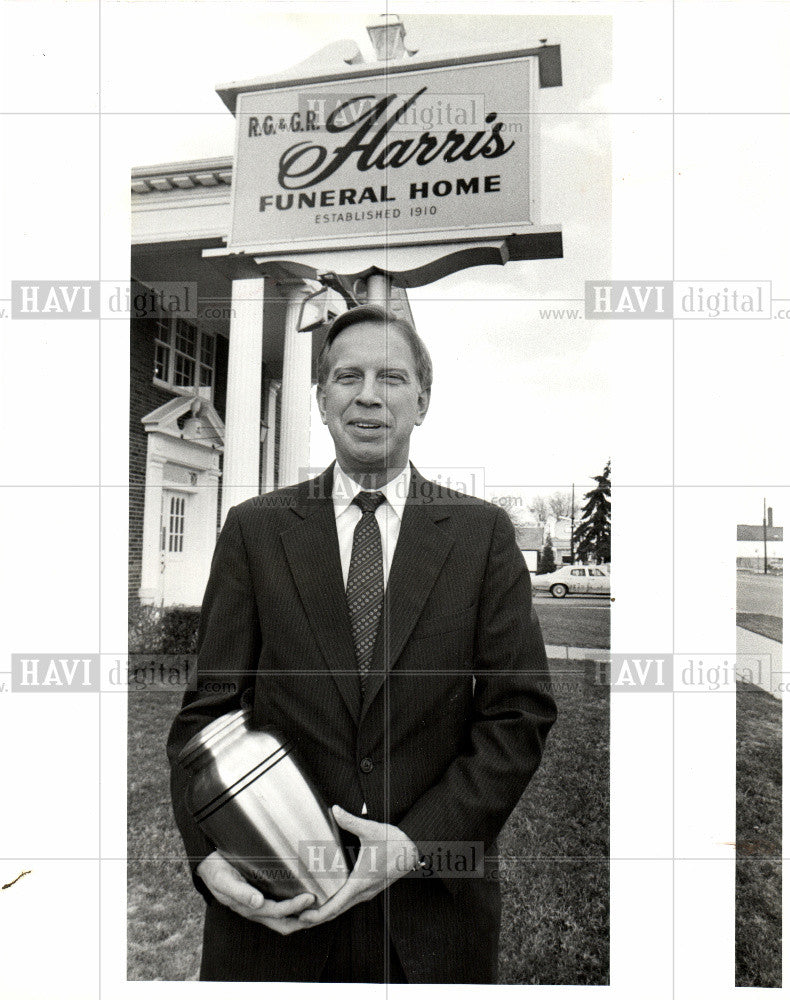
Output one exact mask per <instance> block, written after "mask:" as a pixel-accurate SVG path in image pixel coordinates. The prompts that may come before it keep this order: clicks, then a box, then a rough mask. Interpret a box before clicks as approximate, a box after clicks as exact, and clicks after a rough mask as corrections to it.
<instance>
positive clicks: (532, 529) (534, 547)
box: [515, 524, 543, 552]
mask: <svg viewBox="0 0 790 1000" xmlns="http://www.w3.org/2000/svg"><path fill="white" fill-rule="evenodd" d="M515 527H516V541H517V542H518V547H519V548H520V549H521V550H522V552H524V551H533V552H540V550H541V549H542V548H543V532H542V531H541V529H540V528H539V527H538V525H537V524H517V525H516V526H515Z"/></svg>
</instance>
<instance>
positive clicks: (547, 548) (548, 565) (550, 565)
mask: <svg viewBox="0 0 790 1000" xmlns="http://www.w3.org/2000/svg"><path fill="white" fill-rule="evenodd" d="M556 568H557V564H556V562H555V561H554V549H553V548H552V545H551V535H547V536H546V544H545V545H544V546H543V551H542V552H541V553H540V555H539V556H538V573H553V572H554V570H555V569H556Z"/></svg>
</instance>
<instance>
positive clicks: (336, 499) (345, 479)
mask: <svg viewBox="0 0 790 1000" xmlns="http://www.w3.org/2000/svg"><path fill="white" fill-rule="evenodd" d="M410 484H411V467H410V466H409V465H408V464H407V465H406V468H405V469H402V470H401V471H400V472H399V473H398V475H397V476H394V477H393V478H392V479H390V481H389V482H388V483H385V484H384V486H380V487H379V489H378V491H377V492H379V493H383V494H384V496H385V497H386V499H387V503H388V504H389V505H390V507H391V508H392V509H393V511H394V512H395V514H396V515H397V516H398V520H402V519H403V508H404V507H405V506H406V497H407V496H408V493H409V486H410ZM361 489H362V487H361V486H360V485H359V483H357V482H355V481H354V480H353V479H352V478H351V477H350V476H348V475H346V473H345V472H343V470H342V469H341V468H340V465H339V464H338V462H335V469H334V479H333V483H332V502H333V503H334V505H335V518H338V517H340V515H341V514H343V513H344V512H345V511H347V510H348V508H349V507H350V506H351V502H352V501H353V499H354V497H355V496H356V495H357V493H359V491H360V490H361ZM371 492H373V491H371Z"/></svg>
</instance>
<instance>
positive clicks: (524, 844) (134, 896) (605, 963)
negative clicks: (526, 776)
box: [127, 609, 609, 985]
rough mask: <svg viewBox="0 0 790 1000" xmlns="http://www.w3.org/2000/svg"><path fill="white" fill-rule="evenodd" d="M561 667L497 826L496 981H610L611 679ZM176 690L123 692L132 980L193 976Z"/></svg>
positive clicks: (197, 927)
mask: <svg viewBox="0 0 790 1000" xmlns="http://www.w3.org/2000/svg"><path fill="white" fill-rule="evenodd" d="M580 610H581V609H580ZM598 614H601V612H598ZM607 620H608V615H607ZM547 641H551V640H547ZM566 641H567V640H566ZM574 641H575V640H574ZM562 668H563V672H564V674H563V678H562V684H561V685H559V684H558V688H557V691H556V698H557V702H558V704H559V710H560V717H559V720H558V722H557V724H556V725H555V726H554V729H553V730H552V733H551V736H550V737H549V744H548V747H547V750H546V755H545V757H544V762H543V765H542V766H541V769H540V770H539V772H538V774H537V775H536V777H535V779H534V781H533V782H532V784H531V785H530V786H529V788H528V789H527V791H526V793H525V795H524V797H523V799H522V801H521V802H520V803H519V805H518V806H517V807H516V809H515V810H514V812H513V814H512V815H511V817H510V819H509V820H508V823H507V824H506V826H505V829H504V830H503V832H502V834H501V836H500V838H499V840H500V853H501V855H502V863H501V877H502V895H503V914H502V937H501V953H500V954H501V957H500V981H501V982H502V983H568V984H598V985H601V984H606V983H608V969H609V697H608V695H609V691H608V688H607V687H602V686H596V685H593V684H591V683H589V682H588V681H587V680H586V679H585V678H586V677H589V676H590V673H589V670H590V667H589V665H585V664H581V663H576V664H569V663H565V662H563V664H562ZM569 668H570V669H574V668H578V671H579V673H575V674H573V673H566V672H567V671H569ZM180 700H181V694H180V692H175V691H174V692H160V691H150V690H148V691H140V690H136V691H135V690H132V691H130V692H129V750H128V753H129V756H128V817H129V818H128V822H129V832H128V851H129V858H130V860H129V867H128V875H129V878H128V973H127V975H128V978H129V979H130V980H154V979H158V980H188V979H196V978H197V972H198V964H199V958H200V942H201V931H202V915H203V900H202V899H201V898H200V896H199V895H198V894H197V893H196V892H195V890H194V889H193V887H192V883H191V881H190V879H189V875H188V871H187V866H186V863H185V862H184V861H183V860H182V858H183V848H182V844H181V840H180V838H179V836H178V833H177V831H176V828H175V823H174V821H173V819H172V814H171V810H170V796H169V788H168V778H167V761H166V758H165V753H164V743H165V738H166V735H167V731H168V729H169V727H170V723H171V721H172V719H173V716H174V715H175V713H176V711H177V710H178V706H179V704H180ZM581 748H584V767H580V766H579V753H580V749H581Z"/></svg>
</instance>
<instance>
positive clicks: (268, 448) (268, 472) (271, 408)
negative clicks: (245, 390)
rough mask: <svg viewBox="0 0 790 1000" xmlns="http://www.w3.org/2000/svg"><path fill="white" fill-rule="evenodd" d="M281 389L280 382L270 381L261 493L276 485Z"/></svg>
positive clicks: (268, 491)
mask: <svg viewBox="0 0 790 1000" xmlns="http://www.w3.org/2000/svg"><path fill="white" fill-rule="evenodd" d="M279 390H280V384H279V382H270V383H269V395H268V397H267V399H266V440H265V441H264V443H263V476H262V479H261V493H270V492H271V491H272V490H273V489H274V486H275V478H274V476H275V470H274V448H275V444H276V443H277V393H278V392H279Z"/></svg>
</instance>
